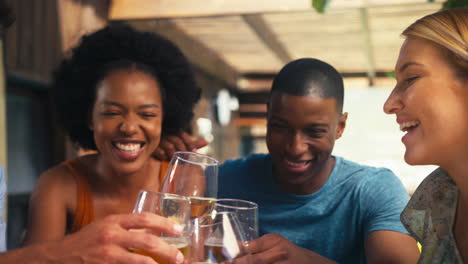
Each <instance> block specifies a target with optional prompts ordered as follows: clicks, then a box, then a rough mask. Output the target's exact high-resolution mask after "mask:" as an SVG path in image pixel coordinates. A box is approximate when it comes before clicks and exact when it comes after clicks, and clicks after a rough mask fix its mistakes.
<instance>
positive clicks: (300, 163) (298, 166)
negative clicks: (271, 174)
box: [286, 160, 308, 168]
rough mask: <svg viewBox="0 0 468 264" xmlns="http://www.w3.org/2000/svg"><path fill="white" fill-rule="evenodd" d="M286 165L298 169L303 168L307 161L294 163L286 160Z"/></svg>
mask: <svg viewBox="0 0 468 264" xmlns="http://www.w3.org/2000/svg"><path fill="white" fill-rule="evenodd" d="M286 163H287V164H288V165H289V166H291V167H297V168H300V167H304V166H305V165H306V164H307V163H308V161H300V162H294V161H289V160H287V161H286Z"/></svg>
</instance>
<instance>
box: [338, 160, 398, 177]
mask: <svg viewBox="0 0 468 264" xmlns="http://www.w3.org/2000/svg"><path fill="white" fill-rule="evenodd" d="M335 158H336V160H337V164H338V165H337V166H338V170H339V171H338V172H339V173H340V174H344V175H347V176H358V178H359V179H361V180H374V179H378V178H380V177H382V176H384V177H396V176H395V174H394V173H393V172H392V171H391V170H390V169H388V168H385V167H375V166H370V165H365V164H360V163H357V162H354V161H350V160H347V159H345V158H342V157H335Z"/></svg>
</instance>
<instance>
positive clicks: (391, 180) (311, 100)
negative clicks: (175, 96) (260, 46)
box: [219, 59, 419, 264]
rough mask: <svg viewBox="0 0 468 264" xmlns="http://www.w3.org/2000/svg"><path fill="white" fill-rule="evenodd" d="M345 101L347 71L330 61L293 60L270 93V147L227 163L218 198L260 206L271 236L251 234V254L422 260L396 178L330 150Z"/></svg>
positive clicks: (272, 258)
mask: <svg viewBox="0 0 468 264" xmlns="http://www.w3.org/2000/svg"><path fill="white" fill-rule="evenodd" d="M342 108H343V80H342V77H341V76H340V74H339V73H338V72H337V71H336V70H335V69H334V68H333V67H332V66H330V65H328V64H327V63H325V62H322V61H319V60H316V59H299V60H296V61H293V62H291V63H289V64H287V65H286V66H285V67H284V68H283V69H282V70H281V71H280V72H279V73H278V75H277V76H276V77H275V80H274V82H273V86H272V89H271V92H270V100H269V105H268V116H267V119H268V130H267V137H266V141H267V146H268V150H269V154H254V155H250V156H248V157H247V158H245V159H238V160H230V161H227V162H225V163H224V164H223V165H222V166H221V168H220V178H219V197H230V198H241V199H246V200H250V201H254V202H257V203H258V205H259V226H260V233H261V234H268V235H265V236H263V237H261V238H260V239H258V240H256V241H254V242H253V243H252V245H251V249H252V251H253V253H254V256H253V257H254V263H257V264H259V263H295V264H299V263H313V262H314V261H317V262H319V263H333V262H334V261H336V262H339V263H415V262H416V260H417V258H418V255H419V253H418V249H417V246H416V242H415V240H414V239H413V238H411V237H410V236H409V235H408V234H407V232H406V231H405V229H404V227H403V226H402V224H401V223H400V213H401V211H402V210H403V208H404V206H405V205H406V203H407V201H408V195H407V193H406V191H405V189H404V187H403V185H402V184H401V182H400V181H399V180H398V178H397V177H396V176H395V175H394V174H393V173H392V172H391V171H390V170H388V169H384V168H373V167H368V166H363V165H359V164H356V163H354V162H351V161H348V160H346V159H344V158H341V157H337V156H333V155H332V151H333V146H334V144H335V140H337V139H339V138H340V137H341V135H342V134H343V131H344V129H345V126H346V119H347V113H343V112H342ZM363 129H365V128H363ZM271 233H275V234H271Z"/></svg>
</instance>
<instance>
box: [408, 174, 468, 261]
mask: <svg viewBox="0 0 468 264" xmlns="http://www.w3.org/2000/svg"><path fill="white" fill-rule="evenodd" d="M457 202H458V187H457V185H456V184H455V182H454V181H453V180H452V179H451V178H450V176H449V175H448V174H447V172H445V171H444V170H443V169H442V168H438V169H436V170H435V171H434V172H432V173H431V174H430V175H429V176H427V177H426V179H424V181H423V182H422V183H421V185H419V187H418V189H417V190H416V191H415V193H414V194H413V196H412V197H411V199H410V201H409V203H408V205H407V206H406V208H405V210H404V211H403V213H402V214H401V222H402V223H403V225H404V226H405V227H406V229H407V230H408V232H409V233H410V234H411V235H412V236H413V237H414V238H415V239H416V240H417V241H418V242H419V243H421V245H422V252H421V256H420V258H419V261H418V263H419V264H426V263H447V264H448V263H450V264H458V263H463V261H462V258H461V255H460V253H459V252H458V249H457V244H456V242H455V238H454V236H453V233H452V230H453V223H454V220H455V213H456V210H457Z"/></svg>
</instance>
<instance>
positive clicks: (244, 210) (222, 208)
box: [214, 198, 258, 241]
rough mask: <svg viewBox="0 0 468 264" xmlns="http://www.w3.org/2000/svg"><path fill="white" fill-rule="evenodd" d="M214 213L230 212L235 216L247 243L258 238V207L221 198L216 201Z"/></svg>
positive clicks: (246, 202) (251, 203)
mask: <svg viewBox="0 0 468 264" xmlns="http://www.w3.org/2000/svg"><path fill="white" fill-rule="evenodd" d="M214 209H215V211H216V212H217V213H219V212H232V213H235V214H236V215H237V219H238V220H239V224H240V227H241V228H242V230H243V231H244V234H245V238H246V239H247V241H250V240H254V239H257V238H258V205H257V204H256V203H254V202H251V201H246V200H241V199H229V198H223V199H218V200H216V203H215V208H214Z"/></svg>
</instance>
